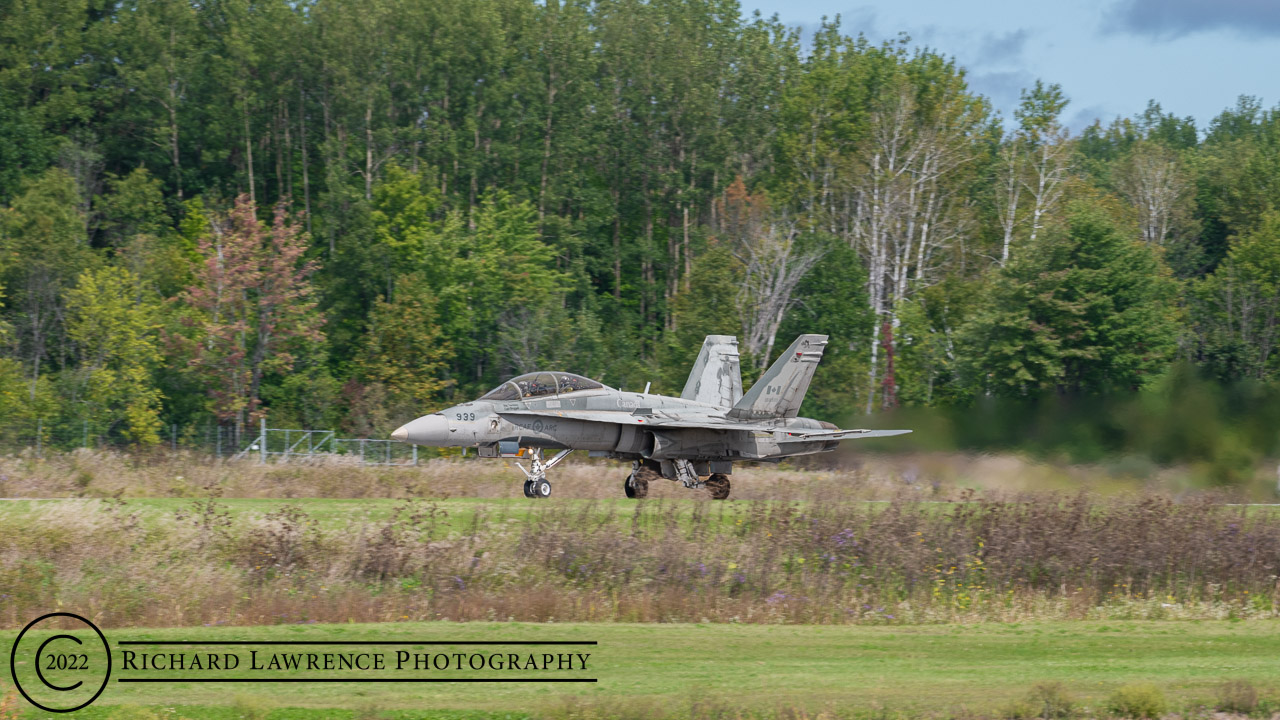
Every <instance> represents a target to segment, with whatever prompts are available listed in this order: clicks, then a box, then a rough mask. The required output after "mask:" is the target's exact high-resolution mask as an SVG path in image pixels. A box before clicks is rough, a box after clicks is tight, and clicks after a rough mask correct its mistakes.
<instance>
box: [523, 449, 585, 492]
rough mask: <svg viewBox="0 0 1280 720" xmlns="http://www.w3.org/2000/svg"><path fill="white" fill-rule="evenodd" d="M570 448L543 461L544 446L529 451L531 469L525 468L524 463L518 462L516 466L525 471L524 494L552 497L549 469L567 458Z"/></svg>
mask: <svg viewBox="0 0 1280 720" xmlns="http://www.w3.org/2000/svg"><path fill="white" fill-rule="evenodd" d="M571 452H573V451H572V450H570V449H567V448H566V449H564V450H561V451H560V452H558V453H556V454H555V455H553V456H552V457H551V459H550V460H548V461H546V462H543V461H542V448H533V449H531V450H530V451H529V469H528V470H525V469H524V465H521V464H520V463H516V467H518V468H520V471H521V472H523V473H524V477H525V480H524V496H525V497H527V498H547V497H551V483H549V482H547V471H548V470H550V469H551V468H553V467H555V466H556V464H557V463H559V462H560V461H561V460H563V459H565V457H566V456H568V455H569V453H571Z"/></svg>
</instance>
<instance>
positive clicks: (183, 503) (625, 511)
mask: <svg viewBox="0 0 1280 720" xmlns="http://www.w3.org/2000/svg"><path fill="white" fill-rule="evenodd" d="M124 501H125V503H126V504H125V506H124V510H125V511H126V512H131V513H132V512H136V513H138V514H139V518H140V520H141V521H142V522H144V523H147V522H153V521H157V520H171V519H173V518H174V517H175V514H176V513H178V512H179V511H184V512H188V513H189V512H190V511H191V509H192V507H193V503H194V500H193V499H192V498H125V499H124ZM106 502H108V501H102V500H93V499H73V498H57V499H48V500H26V499H15V500H6V501H4V502H0V530H2V529H3V527H4V525H5V523H6V521H9V522H13V521H19V520H21V519H22V518H24V517H25V516H28V515H30V514H31V513H33V512H39V511H40V510H42V509H46V508H52V507H55V506H56V505H58V504H70V503H80V504H84V505H85V506H87V507H94V506H104V505H105V503H106ZM214 502H215V503H217V504H218V505H219V506H221V507H222V508H225V509H226V511H227V512H229V513H230V515H231V517H232V519H233V520H236V519H243V518H248V517H252V516H254V515H258V516H262V515H266V514H267V513H270V512H274V511H277V510H280V509H281V508H283V507H285V506H296V507H300V508H302V511H303V512H305V513H306V514H307V515H308V517H310V518H311V519H313V520H315V521H316V522H317V523H318V524H319V525H320V527H322V528H340V527H343V526H345V525H347V524H349V523H361V522H367V523H379V522H383V521H386V520H388V519H389V518H390V517H391V516H392V515H393V513H394V512H395V510H396V509H397V508H400V507H404V506H405V502H406V501H405V500H400V499H392V498H355V499H346V498H341V499H337V498H297V499H287V500H286V499H280V498H216V499H215V500H214ZM416 502H417V505H418V508H419V509H422V508H425V507H427V506H433V507H435V508H436V509H437V510H439V511H443V513H444V516H443V519H442V522H441V523H440V526H441V527H442V528H447V529H448V531H449V532H455V533H470V532H471V531H472V528H473V527H474V526H475V525H476V523H477V521H479V523H480V524H481V525H486V526H491V525H493V524H495V523H496V524H502V523H506V522H509V521H516V522H522V521H524V520H526V519H528V518H529V516H530V515H534V516H536V515H537V514H538V513H539V512H542V511H546V510H552V511H557V512H569V513H582V514H583V517H584V519H586V520H588V521H591V522H601V521H608V520H612V522H614V523H623V522H626V523H630V522H631V519H632V516H633V515H634V514H635V512H636V509H637V504H636V501H635V500H628V499H626V498H617V499H609V500H579V499H572V498H552V499H550V500H530V499H529V498H448V499H444V500H439V499H426V500H418V501H416ZM652 502H656V503H661V507H662V508H663V514H665V513H666V512H671V513H674V514H675V515H676V517H679V518H686V517H688V516H689V515H690V514H691V513H692V512H694V509H695V507H696V506H697V505H698V504H699V501H697V500H671V499H666V500H658V501H652ZM702 504H703V505H705V506H706V507H707V512H708V515H709V517H711V518H713V519H716V520H718V521H720V523H721V524H724V525H728V524H732V522H733V520H734V519H736V518H737V517H739V515H738V514H737V513H738V512H739V511H740V510H741V509H742V503H738V502H734V501H728V502H724V503H713V504H710V505H707V504H706V503H705V502H703V503H702ZM877 505H879V503H877ZM650 507H651V508H652V507H654V506H652V505H651V506H650ZM939 507H943V505H939ZM659 519H660V518H658V517H655V516H653V515H648V516H646V520H645V522H646V524H647V523H651V522H658V521H659Z"/></svg>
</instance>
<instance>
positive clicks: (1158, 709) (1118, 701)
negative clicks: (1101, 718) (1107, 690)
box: [1107, 683, 1168, 720]
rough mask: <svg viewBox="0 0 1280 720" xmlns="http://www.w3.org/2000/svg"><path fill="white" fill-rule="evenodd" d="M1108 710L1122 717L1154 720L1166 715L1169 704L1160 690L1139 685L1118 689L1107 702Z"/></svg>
mask: <svg viewBox="0 0 1280 720" xmlns="http://www.w3.org/2000/svg"><path fill="white" fill-rule="evenodd" d="M1107 709H1108V710H1110V711H1111V712H1113V713H1115V714H1116V715H1119V716H1121V717H1127V718H1140V719H1142V720H1154V718H1158V717H1160V716H1161V715H1163V714H1164V713H1165V711H1166V710H1167V709H1168V703H1167V702H1165V699H1164V693H1162V692H1160V688H1158V687H1156V686H1155V685H1152V684H1150V683H1139V684H1135V685H1122V686H1120V687H1119V688H1116V691H1115V692H1114V693H1112V694H1111V698H1110V699H1109V700H1108V701H1107Z"/></svg>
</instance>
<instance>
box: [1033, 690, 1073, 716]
mask: <svg viewBox="0 0 1280 720" xmlns="http://www.w3.org/2000/svg"><path fill="white" fill-rule="evenodd" d="M1028 702H1030V703H1031V705H1032V707H1034V708H1035V712H1034V717H1038V718H1042V720H1060V719H1061V718H1066V717H1070V716H1071V712H1072V710H1074V709H1075V702H1074V701H1073V700H1072V699H1071V695H1070V694H1069V693H1068V692H1067V688H1066V686H1065V685H1063V684H1062V683H1060V682H1040V683H1036V684H1035V685H1032V686H1031V694H1030V696H1029V698H1028Z"/></svg>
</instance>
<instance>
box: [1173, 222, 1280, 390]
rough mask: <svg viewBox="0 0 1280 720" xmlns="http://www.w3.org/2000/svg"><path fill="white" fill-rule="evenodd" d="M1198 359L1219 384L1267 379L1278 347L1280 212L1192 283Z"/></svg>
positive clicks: (1279, 331) (1243, 239)
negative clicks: (1212, 268) (1213, 267)
mask: <svg viewBox="0 0 1280 720" xmlns="http://www.w3.org/2000/svg"><path fill="white" fill-rule="evenodd" d="M1193 298H1194V303H1193V308H1194V312H1193V317H1194V319H1195V327H1196V333H1197V338H1198V340H1199V346H1198V348H1197V353H1198V354H1199V356H1200V359H1201V361H1202V362H1203V363H1205V364H1206V365H1207V366H1208V367H1209V368H1210V369H1211V370H1212V372H1213V374H1215V375H1217V376H1218V377H1220V378H1222V379H1224V380H1238V379H1240V378H1258V379H1261V378H1266V377H1270V376H1271V375H1272V374H1273V373H1274V371H1275V366H1276V345H1277V343H1278V342H1280V212H1276V211H1270V212H1267V213H1266V214H1264V215H1263V217H1262V221H1261V223H1260V225H1259V227H1258V228H1257V229H1256V230H1253V231H1252V232H1250V233H1248V234H1247V235H1245V236H1244V237H1241V238H1238V239H1237V240H1235V241H1234V242H1232V243H1231V250H1230V251H1229V252H1228V253H1227V257H1226V259H1225V260H1223V261H1222V264H1220V265H1219V266H1218V268H1217V269H1216V270H1215V271H1214V272H1213V274H1211V275H1209V276H1207V277H1205V278H1204V279H1203V280H1201V281H1199V282H1198V283H1196V286H1195V292H1194V296H1193Z"/></svg>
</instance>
